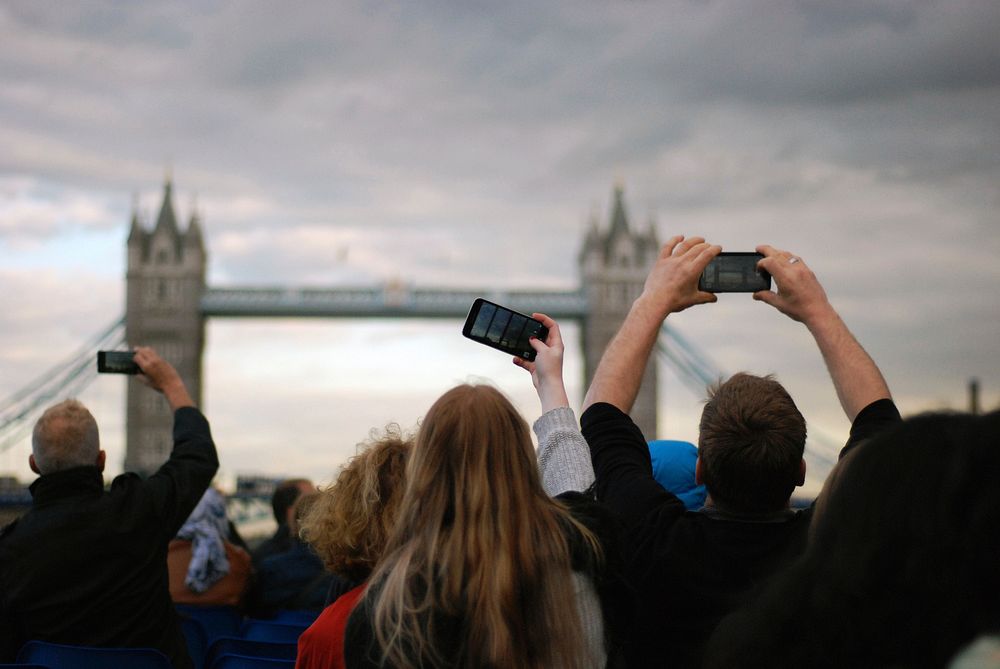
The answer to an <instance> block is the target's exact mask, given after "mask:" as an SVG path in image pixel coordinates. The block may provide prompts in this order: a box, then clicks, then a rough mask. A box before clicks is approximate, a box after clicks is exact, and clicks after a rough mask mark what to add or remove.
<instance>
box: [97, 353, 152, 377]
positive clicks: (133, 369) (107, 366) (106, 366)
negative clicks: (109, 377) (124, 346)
mask: <svg viewBox="0 0 1000 669" xmlns="http://www.w3.org/2000/svg"><path fill="white" fill-rule="evenodd" d="M134 356H135V351H98V352H97V372H98V373H99V374H138V373H140V372H141V371H142V370H141V369H139V365H137V364H136V363H135V360H133V359H132V358H133V357H134Z"/></svg>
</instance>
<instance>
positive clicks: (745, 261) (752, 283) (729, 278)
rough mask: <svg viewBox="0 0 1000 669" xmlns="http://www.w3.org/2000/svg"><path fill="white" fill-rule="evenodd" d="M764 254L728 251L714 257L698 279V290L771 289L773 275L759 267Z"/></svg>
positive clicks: (745, 291)
mask: <svg viewBox="0 0 1000 669" xmlns="http://www.w3.org/2000/svg"><path fill="white" fill-rule="evenodd" d="M763 257H764V256H763V255H761V254H760V253H754V252H752V251H751V252H739V253H726V252H725V251H723V252H722V253H720V254H719V255H717V256H715V257H714V258H712V262H710V263H708V267H706V268H705V271H704V272H702V273H701V278H700V279H698V290H704V291H706V292H709V293H756V292H757V291H758V290H771V275H770V274H768V273H767V272H765V271H764V270H762V269H757V263H758V261H760V260H761V259H762V258H763Z"/></svg>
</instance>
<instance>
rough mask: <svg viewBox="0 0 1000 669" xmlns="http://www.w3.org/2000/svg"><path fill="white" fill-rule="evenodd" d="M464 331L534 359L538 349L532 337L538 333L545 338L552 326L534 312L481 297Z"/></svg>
mask: <svg viewBox="0 0 1000 669" xmlns="http://www.w3.org/2000/svg"><path fill="white" fill-rule="evenodd" d="M462 334H463V335H465V336H466V337H468V338H469V339H471V340H472V341H477V342H479V343H480V344H486V345H487V346H491V347H493V348H495V349H497V350H499V351H503V352H504V353H509V354H511V355H516V356H517V357H519V358H524V359H525V360H534V359H535V349H533V348H531V344H529V343H528V340H529V339H530V338H531V337H533V336H534V337H537V338H538V339H541V340H542V341H545V339H546V337H548V336H549V329H548V328H547V327H545V326H544V325H542V324H541V322H540V321H537V320H535V319H534V318H532V317H531V316H525V315H524V314H521V313H518V312H516V311H513V310H511V309H508V308H507V307H501V306H500V305H499V304H496V303H494V302H490V301H489V300H484V299H483V298H481V297H480V298H478V299H476V301H475V302H473V303H472V308H471V309H470V310H469V317H468V318H466V319H465V327H463V328H462Z"/></svg>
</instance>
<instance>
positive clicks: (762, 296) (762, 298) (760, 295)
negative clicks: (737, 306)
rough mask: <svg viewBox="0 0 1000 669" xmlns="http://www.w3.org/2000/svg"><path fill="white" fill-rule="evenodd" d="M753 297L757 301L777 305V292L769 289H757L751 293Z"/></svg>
mask: <svg viewBox="0 0 1000 669" xmlns="http://www.w3.org/2000/svg"><path fill="white" fill-rule="evenodd" d="M753 299H755V300H757V301H758V302H764V303H765V304H770V305H771V306H772V307H777V306H778V301H779V297H778V294H777V293H775V292H774V291H770V290H758V291H757V292H756V293H754V294H753Z"/></svg>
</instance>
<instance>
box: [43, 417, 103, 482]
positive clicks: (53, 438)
mask: <svg viewBox="0 0 1000 669" xmlns="http://www.w3.org/2000/svg"><path fill="white" fill-rule="evenodd" d="M104 457H105V456H104V451H102V450H101V439H100V435H99V434H98V431H97V421H96V420H94V417H93V415H91V413H90V412H89V411H87V407H85V406H83V404H81V403H80V402H78V401H77V400H66V401H64V402H60V403H59V404H56V405H54V406H51V407H49V408H48V409H46V410H45V413H43V414H42V417H41V418H39V419H38V422H37V423H35V429H34V431H33V432H32V434H31V455H30V456H29V458H28V464H29V465H30V466H31V470H32V471H33V472H35V473H36V474H51V473H53V472H58V471H62V470H64V469H70V468H72V467H82V466H86V465H93V466H97V467H98V468H99V469H100V470H101V471H103V470H104Z"/></svg>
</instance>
